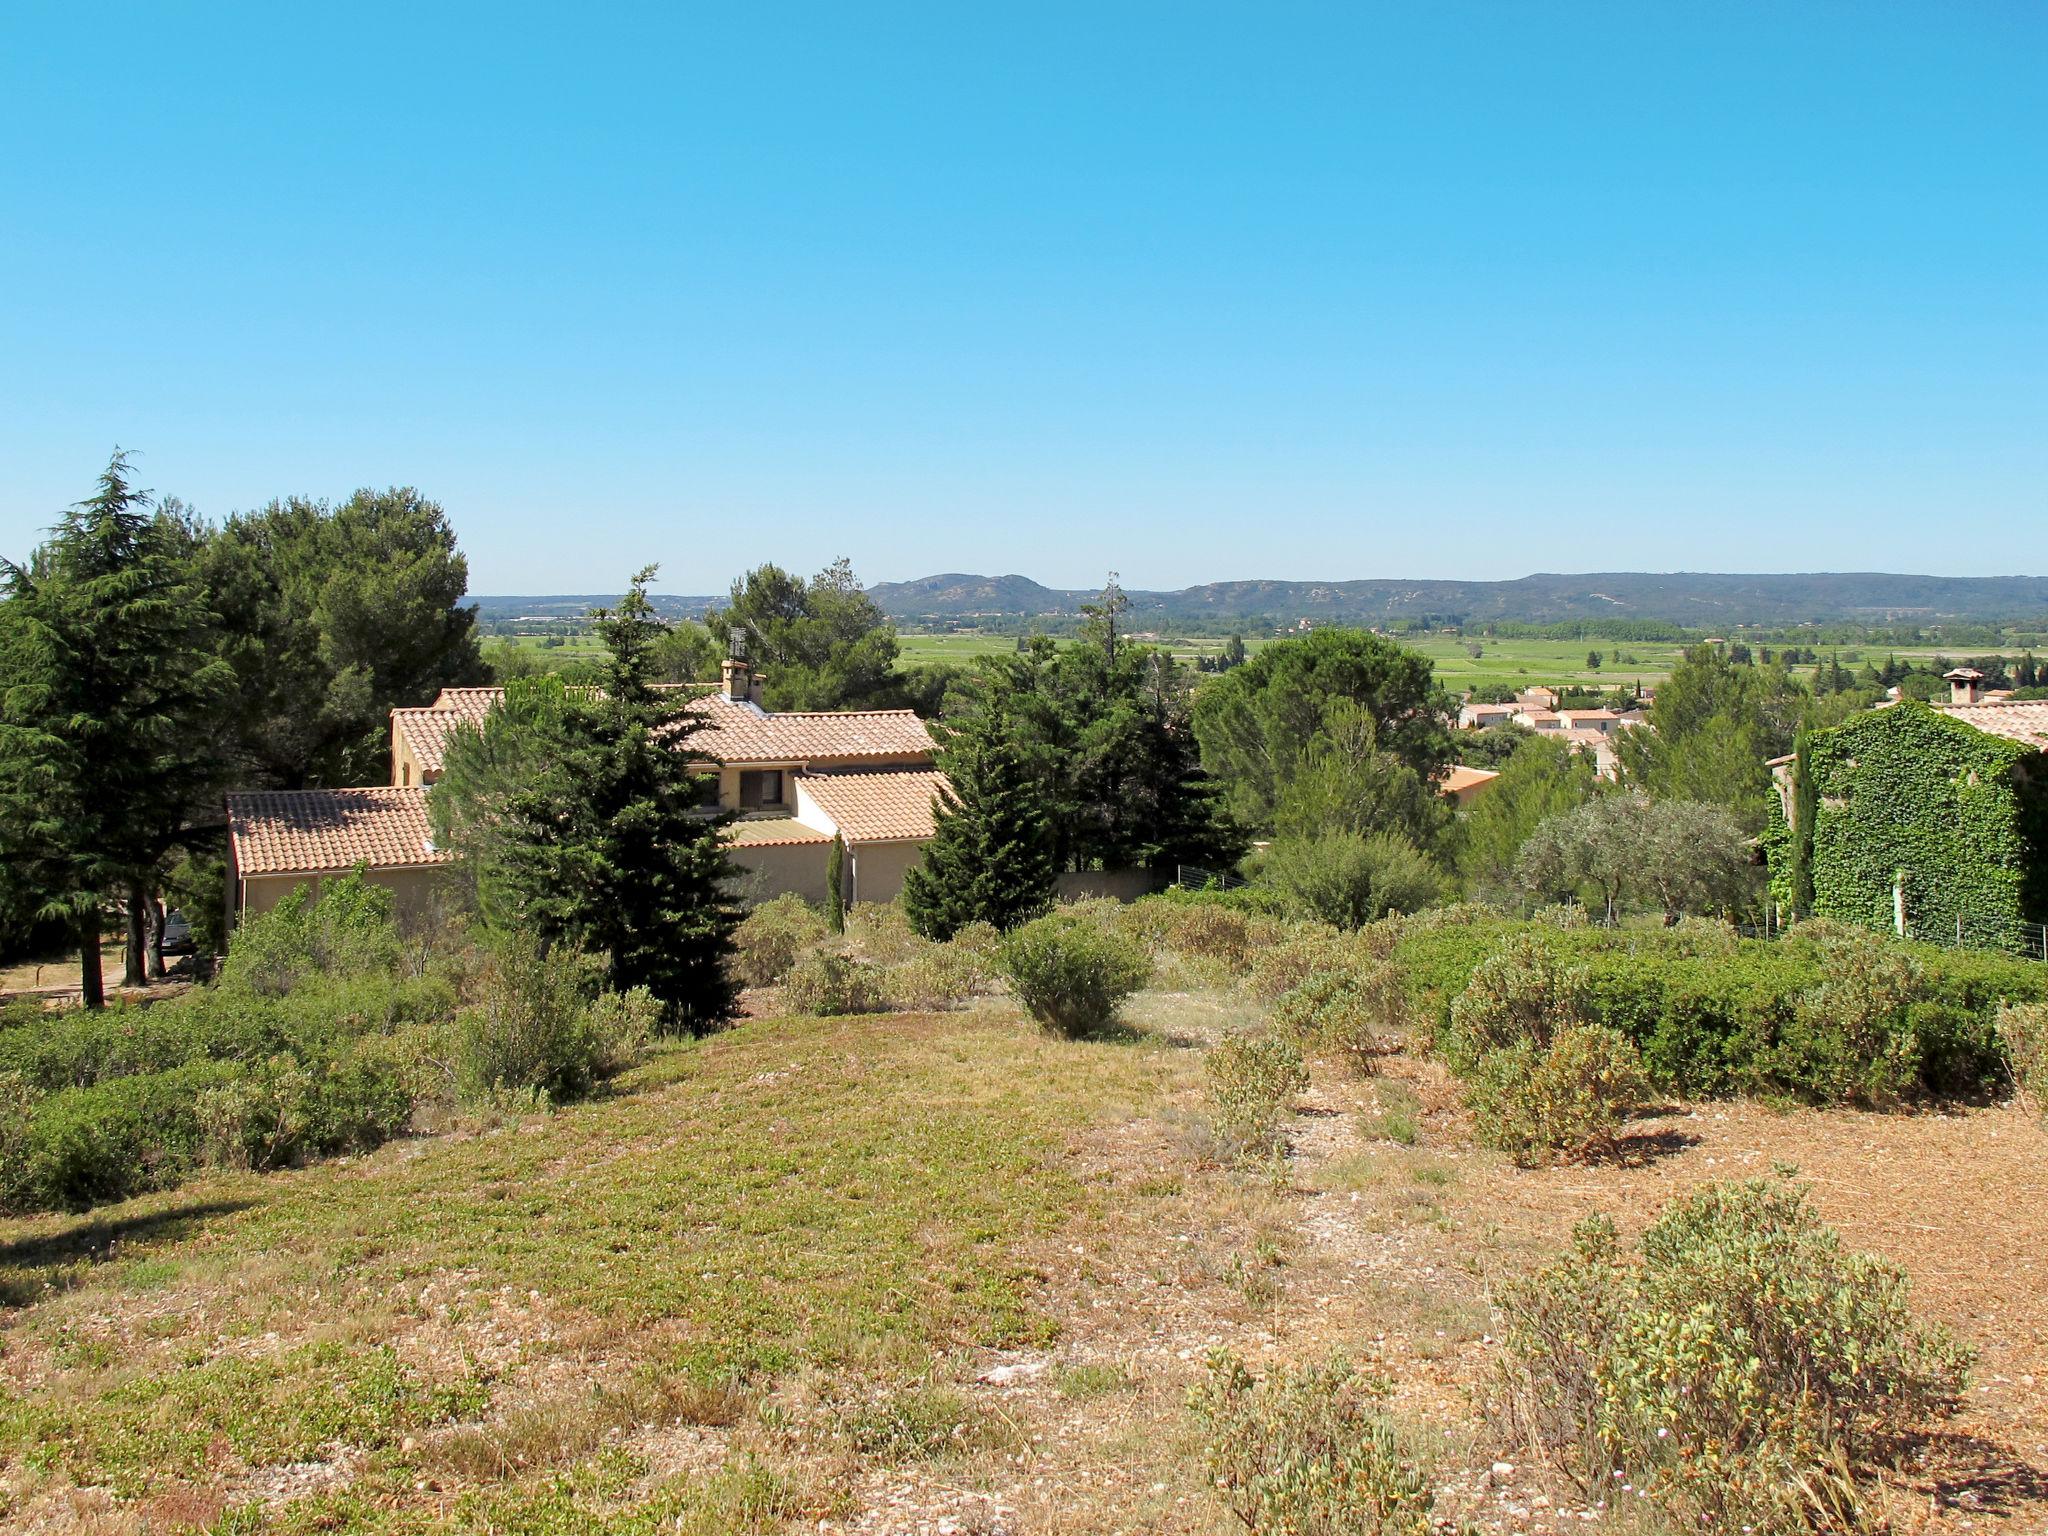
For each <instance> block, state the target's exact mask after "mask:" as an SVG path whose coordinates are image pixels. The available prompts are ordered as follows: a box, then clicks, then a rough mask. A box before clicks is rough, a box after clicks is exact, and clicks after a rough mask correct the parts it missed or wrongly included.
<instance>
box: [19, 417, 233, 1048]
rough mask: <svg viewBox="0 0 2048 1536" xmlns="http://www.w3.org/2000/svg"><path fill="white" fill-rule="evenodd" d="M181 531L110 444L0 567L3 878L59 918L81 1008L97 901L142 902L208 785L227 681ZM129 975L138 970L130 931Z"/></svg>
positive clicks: (36, 910) (135, 979) (89, 991)
mask: <svg viewBox="0 0 2048 1536" xmlns="http://www.w3.org/2000/svg"><path fill="white" fill-rule="evenodd" d="M186 531H187V530H185V529H183V528H182V526H181V525H180V524H178V522H177V521H176V520H175V519H174V518H167V517H158V516H155V515H153V514H152V511H151V502H150V499H149V495H148V493H147V492H145V491H140V490H137V489H136V488H135V487H134V486H133V485H132V484H131V483H130V470H129V463H128V456H127V455H126V454H124V453H121V452H118V451H117V452H116V453H115V454H114V456H113V458H112V459H111V460H110V461H109V462H108V464H107V467H106V469H105V471H104V472H103V473H102V474H101V475H100V484H99V490H98V492H97V493H96V494H95V495H93V496H91V497H89V498H88V499H87V500H85V501H82V502H79V503H78V504H77V505H76V506H74V507H72V508H70V509H69V510H67V511H66V512H65V514H64V516H63V518H62V520H61V521H60V522H59V523H58V524H57V526H56V527H55V528H54V529H52V530H51V537H50V540H49V542H48V543H46V544H45V545H43V547H42V548H40V549H38V550H37V551H36V552H35V554H34V555H32V556H31V557H30V559H29V561H28V563H27V564H25V565H17V564H14V563H13V562H11V561H9V562H6V563H5V565H4V570H0V584H4V587H5V590H6V593H7V598H8V600H7V601H6V602H5V603H0V882H4V888H5V894H6V897H7V900H8V904H9V906H10V907H11V908H12V909H13V910H14V911H15V912H16V913H17V914H19V915H33V916H36V917H39V918H42V919H45V920H49V919H56V920H61V921H62V922H64V923H65V924H67V925H68V926H69V927H70V928H71V930H72V933H73V935H74V937H75V939H76V941H77V944H78V950H79V957H80V976H81V991H82V992H83V994H84V999H85V1003H86V1006H87V1007H89V1008H97V1007H99V1006H100V1005H101V1004H102V1003H103V1002H104V1000H105V988H104V978H103V977H102V975H101V969H100V942H101V938H102V934H103V931H104V927H105V919H106V914H107V909H108V906H109V904H110V902H114V901H119V902H123V903H125V904H126V905H127V906H128V907H129V909H130V912H131V914H133V913H136V912H138V911H139V909H140V908H141V906H142V904H143V903H144V902H145V901H149V902H151V903H152V904H153V902H154V896H155V891H156V890H157V888H158V885H159V883H160V879H161V866H162V864H163V861H164V860H165V858H166V857H167V856H168V855H169V853H170V852H171V850H172V849H173V848H174V847H175V846H177V844H178V843H179V841H180V840H181V839H183V838H185V837H187V836H189V835H190V833H191V829H192V820H193V817H194V815H195V813H196V812H197V811H198V809H199V808H200V807H203V806H204V805H205V803H206V802H207V800H208V798H209V796H210V794H211V793H213V792H216V791H217V790H218V789H219V787H220V786H219V778H220V773H221V771H222V770H221V763H220V759H219V756H218V753H217V752H216V751H214V750H212V749H211V747H210V742H211V741H212V740H213V739H214V738H213V734H212V732H211V731H210V730H209V726H210V723H211V710H212V708H213V705H214V701H215V700H216V699H217V698H218V697H219V695H220V694H221V692H222V690H223V688H224V687H225V686H226V684H227V683H228V682H229V681H230V676H229V672H228V669H227V667H226V665H225V664H224V663H222V662H220V661H219V660H217V659H215V658H214V657H213V656H212V654H211V651H210V649H209V626H210V621H211V617H212V616H211V613H210V611H209V610H208V607H207V605H206V602H205V600H204V596H203V594H202V592H201V591H200V589H199V588H198V586H197V585H196V584H195V583H194V582H193V580H192V579H191V562H190V560H189V558H188V556H189V548H188V542H189V541H188V540H187V539H186V538H185V537H184V534H185V533H186ZM127 980H128V981H129V982H130V983H131V984H139V983H140V982H141V981H142V980H143V976H142V975H141V946H140V944H139V943H133V942H131V945H130V953H129V974H128V976H127Z"/></svg>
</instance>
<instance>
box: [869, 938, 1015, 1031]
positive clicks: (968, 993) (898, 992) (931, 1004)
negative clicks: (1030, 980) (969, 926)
mask: <svg viewBox="0 0 2048 1536" xmlns="http://www.w3.org/2000/svg"><path fill="white" fill-rule="evenodd" d="M963 931H964V930H963ZM994 979H995V978H994V967H993V965H992V964H991V962H990V961H989V960H988V959H987V958H985V957H984V956H982V955H980V954H977V953H976V952H975V951H974V950H972V949H963V948H962V947H961V946H960V942H959V937H958V935H955V937H954V938H953V940H952V941H951V942H949V943H945V944H933V945H930V946H929V947H927V948H925V949H922V950H920V951H918V953H916V954H915V955H912V956H911V957H910V958H909V959H908V960H905V961H903V962H902V963H900V964H898V965H892V966H890V967H889V968H888V971H887V972H886V974H885V975H884V976H883V978H882V992H883V996H884V997H885V998H886V1000H887V1002H888V1005H889V1006H890V1007H891V1008H897V1009H902V1010H903V1011H905V1012H909V1013H936V1012H938V1011H940V1010H942V1009H946V1008H956V1007H958V1006H959V1005H960V1004H962V1003H964V1002H966V1001H967V1000H968V999H969V998H973V997H978V996H980V995H981V994H982V993H984V992H987V991H988V990H989V988H990V986H991V985H992V984H993V982H994Z"/></svg>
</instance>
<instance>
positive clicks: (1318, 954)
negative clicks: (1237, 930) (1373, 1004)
mask: <svg viewBox="0 0 2048 1536" xmlns="http://www.w3.org/2000/svg"><path fill="white" fill-rule="evenodd" d="M1361 958H1362V952H1361V949H1360V941H1359V937H1358V935H1356V934H1345V933H1339V932H1338V931H1337V930H1336V929H1335V928H1332V927H1330V926H1329V925H1328V924H1326V923H1299V924H1294V925H1291V926H1290V927H1288V928H1286V929H1283V930H1281V931H1280V932H1278V933H1276V934H1273V935H1272V936H1271V937H1270V938H1269V940H1268V941H1267V942H1266V943H1265V944H1262V945H1260V946H1259V947H1258V948H1257V949H1255V950H1254V951H1253V953H1252V956H1251V960H1250V963H1249V965H1248V966H1247V967H1246V970H1245V988H1246V990H1247V991H1249V992H1250V993H1251V994H1252V996H1254V997H1256V998H1258V999H1259V1000H1260V1001H1261V1002H1268V1003H1270V1002H1275V1001H1277V1000H1278V999H1280V998H1282V997H1284V996H1286V995H1287V994H1288V993H1289V992H1292V991H1293V990H1294V989H1295V988H1296V987H1299V986H1301V985H1302V984H1303V983H1304V982H1307V981H1309V980H1311V979H1312V978H1314V977H1317V976H1331V975H1337V974H1340V973H1342V972H1344V971H1348V970H1350V969H1351V968H1352V967H1353V966H1355V965H1357V964H1358V963H1359V961H1360V959H1361Z"/></svg>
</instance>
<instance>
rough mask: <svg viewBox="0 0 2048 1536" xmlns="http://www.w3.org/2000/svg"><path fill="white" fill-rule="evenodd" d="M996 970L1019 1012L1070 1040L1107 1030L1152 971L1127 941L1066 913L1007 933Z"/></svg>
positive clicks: (1148, 964) (1046, 917)
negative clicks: (1002, 975) (1020, 1006)
mask: <svg viewBox="0 0 2048 1536" xmlns="http://www.w3.org/2000/svg"><path fill="white" fill-rule="evenodd" d="M1002 966H1003V970H1004V973H1005V974H1006V975H1007V976H1008V977H1009V981H1010V986H1011V989H1012V990H1013V991H1014V992H1015V993H1016V994H1017V1000H1018V1001H1019V1002H1021V1003H1022V1004H1023V1005H1024V1008H1025V1010H1026V1011H1027V1012H1028V1013H1029V1014H1030V1015H1031V1016H1032V1017H1033V1018H1034V1019H1036V1020H1037V1021H1038V1022H1039V1023H1040V1024H1042V1025H1044V1026H1045V1027H1046V1028H1047V1029H1050V1030H1053V1031H1055V1032H1056V1033H1058V1034H1062V1035H1066V1036H1068V1037H1069V1038H1070V1039H1078V1038H1080V1037H1082V1036H1084V1035H1090V1034H1094V1033H1096V1032H1097V1031H1100V1030H1103V1029H1107V1028H1108V1027H1109V1026H1110V1025H1111V1024H1112V1023H1114V1022H1115V1021H1116V1016H1117V1012H1118V1010H1119V1009H1121V1008H1122V1007H1123V1002H1124V999H1125V998H1127V997H1129V996H1130V995H1131V994H1132V993H1133V992H1135V991H1137V990H1138V988H1140V987H1142V986H1143V985H1144V984H1145V982H1146V980H1147V979H1148V978H1149V977H1150V975H1151V972H1152V967H1151V964H1150V963H1149V962H1148V961H1147V960H1146V958H1145V956H1144V954H1143V952H1142V951H1140V950H1139V948H1138V947H1137V945H1135V944H1133V943H1132V942H1131V941H1130V940H1129V939H1127V938H1125V937H1123V935H1121V934H1119V933H1115V932H1113V931H1110V930H1108V929H1106V928H1103V927H1101V926H1098V925H1097V924H1095V923H1092V922H1089V921H1088V920H1087V919H1086V918H1084V917H1077V916H1075V915H1074V914H1073V913H1072V912H1068V911H1059V912H1052V913H1048V914H1047V915H1046V916H1044V917H1040V918H1034V919H1032V920H1031V921H1030V922H1028V923H1024V924H1022V925H1020V926H1019V927H1017V928H1015V929H1012V930H1011V932H1010V934H1009V935H1008V936H1007V937H1006V938H1005V939H1004V940H1003V947H1002Z"/></svg>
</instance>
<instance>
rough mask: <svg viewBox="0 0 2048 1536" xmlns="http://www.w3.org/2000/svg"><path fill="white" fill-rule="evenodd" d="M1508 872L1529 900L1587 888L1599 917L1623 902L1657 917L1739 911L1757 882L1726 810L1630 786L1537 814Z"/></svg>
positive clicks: (1611, 914)
mask: <svg viewBox="0 0 2048 1536" xmlns="http://www.w3.org/2000/svg"><path fill="white" fill-rule="evenodd" d="M1515 872H1516V876H1517V878H1519V879H1520V880H1521V881H1522V883H1523V884H1524V885H1525V886H1527V887H1528V889H1529V890H1530V892H1531V893H1532V894H1535V895H1537V896H1539V897H1547V898H1550V899H1553V900H1570V899H1576V898H1578V897H1580V896H1582V895H1583V894H1585V893H1587V892H1588V891H1591V892H1592V893H1593V894H1594V895H1595V896H1596V898H1597V900H1598V901H1599V903H1600V905H1601V907H1602V909H1603V911H1604V914H1605V916H1606V919H1607V921H1609V922H1612V921H1614V919H1615V917H1616V916H1617V915H1619V913H1620V912H1621V911H1622V909H1623V908H1624V907H1632V906H1633V907H1642V908H1647V909H1649V910H1652V911H1658V912H1662V913H1663V914H1664V918H1665V920H1666V921H1667V922H1676V921H1677V920H1678V918H1679V917H1680V916H1682V915H1684V914H1685V913H1688V912H1696V913H1730V912H1736V911H1740V910H1741V909H1742V908H1743V907H1745V906H1746V905H1747V904H1748V901H1749V899H1750V898H1751V896H1752V895H1753V894H1754V892H1755V889H1756V885H1757V878H1758V872H1757V870H1756V868H1755V866H1754V864H1753V862H1752V860H1751V858H1750V851H1749V846H1748V840H1747V838H1746V837H1745V835H1744V833H1743V830H1742V828H1741V826H1740V825H1738V824H1737V822H1736V820H1735V818H1734V817H1733V816H1731V815H1730V814H1729V813H1728V812H1727V811H1726V810H1724V809H1723V808H1721V807H1720V806H1715V805H1702V804H1700V803H1699V802H1697V801H1691V800H1652V799H1649V798H1648V797H1647V796H1645V795H1643V794H1642V793H1641V792H1640V791H1631V790H1619V791H1615V792H1613V793H1610V794H1603V795H1598V796H1596V797H1595V798H1593V799H1591V800H1589V801H1587V802H1586V803H1585V804H1584V805H1581V806H1579V807H1577V808H1576V809H1574V810H1570V811H1565V812H1563V813H1561V814H1559V815H1556V816H1552V817H1549V818H1548V819H1546V820H1545V821H1544V822H1543V824H1542V825H1541V826H1539V827H1537V829H1536V831H1535V832H1534V833H1533V834H1532V835H1531V836H1530V838H1529V840H1528V841H1527V842H1526V843H1524V844H1523V845H1522V850H1521V853H1520V855H1519V856H1518V857H1517V859H1516V863H1515Z"/></svg>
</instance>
